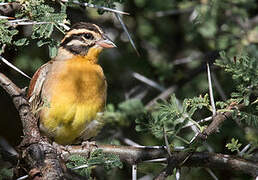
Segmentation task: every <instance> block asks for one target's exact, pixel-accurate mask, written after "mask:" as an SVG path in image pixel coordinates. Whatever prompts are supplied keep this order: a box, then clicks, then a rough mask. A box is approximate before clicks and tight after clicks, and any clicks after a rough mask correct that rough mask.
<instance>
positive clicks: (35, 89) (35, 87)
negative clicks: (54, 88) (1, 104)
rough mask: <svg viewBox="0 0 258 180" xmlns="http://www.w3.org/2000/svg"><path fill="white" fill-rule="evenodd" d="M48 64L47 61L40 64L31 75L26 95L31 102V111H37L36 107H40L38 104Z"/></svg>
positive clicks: (40, 101) (40, 100)
mask: <svg viewBox="0 0 258 180" xmlns="http://www.w3.org/2000/svg"><path fill="white" fill-rule="evenodd" d="M49 65H50V63H49V62H48V63H46V64H44V65H42V66H41V67H40V68H39V69H38V70H37V71H36V73H35V74H34V75H33V77H32V79H31V81H30V86H29V90H28V95H27V97H28V100H29V103H30V104H31V108H32V112H37V110H38V108H39V107H40V104H41V103H42V99H41V90H42V87H43V84H44V82H45V79H46V76H47V73H48V71H49Z"/></svg>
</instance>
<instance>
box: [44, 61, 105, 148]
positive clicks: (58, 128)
mask: <svg viewBox="0 0 258 180" xmlns="http://www.w3.org/2000/svg"><path fill="white" fill-rule="evenodd" d="M53 63H57V64H56V65H53V68H55V67H56V69H53V68H52V70H51V72H50V74H49V75H50V76H51V77H52V78H51V79H50V80H48V82H45V85H44V86H45V88H44V89H46V91H47V92H46V93H45V94H46V95H47V97H46V101H47V102H46V103H47V104H48V105H45V106H43V110H42V113H41V123H42V125H43V131H47V132H46V133H47V134H52V136H53V137H54V139H55V141H56V142H58V143H60V144H68V143H72V142H73V141H74V140H75V139H76V138H78V137H80V135H81V134H82V133H83V131H84V129H85V128H86V127H87V125H88V124H89V123H90V122H91V121H92V120H94V119H95V117H96V113H97V112H101V111H103V110H104V106H105V101H106V81H105V77H104V74H103V71H102V68H101V67H100V66H99V65H97V64H95V63H93V62H91V61H88V60H87V59H85V57H76V58H72V59H70V60H66V61H54V62H53ZM44 89H43V90H44ZM42 96H43V98H44V92H43V94H42ZM93 132H94V130H93ZM93 136H94V135H93Z"/></svg>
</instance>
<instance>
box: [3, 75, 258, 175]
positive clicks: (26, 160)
mask: <svg viewBox="0 0 258 180" xmlns="http://www.w3.org/2000/svg"><path fill="white" fill-rule="evenodd" d="M0 86H2V87H3V88H4V89H5V91H6V92H7V93H8V94H9V95H10V96H11V97H12V99H13V103H14V105H15V107H16V108H17V110H18V111H19V114H20V118H21V121H22V124H23V128H24V129H23V132H24V135H25V137H24V140H23V141H22V143H21V145H20V146H19V147H20V154H22V156H21V158H22V159H21V166H23V168H25V169H27V170H28V172H29V176H30V178H31V179H36V178H39V179H85V177H81V176H79V175H77V174H74V173H73V172H71V171H70V170H69V169H67V168H66V167H65V161H66V160H67V159H68V157H69V156H70V155H72V154H79V155H83V156H86V157H88V155H89V153H90V152H92V151H95V150H97V149H102V150H103V152H105V153H113V154H117V155H119V157H120V159H121V160H122V161H125V162H127V163H130V164H136V163H139V162H142V161H144V160H149V159H154V158H160V157H168V154H167V151H166V149H165V148H150V147H132V146H113V145H98V146H96V145H95V146H94V145H92V146H90V148H87V149H86V148H84V147H83V146H67V147H66V148H62V146H59V145H56V146H53V145H52V144H50V143H49V142H48V141H47V140H46V139H44V138H42V137H41V136H40V133H39V129H38V127H37V119H36V118H35V117H34V116H33V114H32V113H31V110H30V106H29V103H28V101H27V99H26V98H25V97H24V94H25V93H24V90H21V89H20V88H18V87H17V86H16V85H15V84H14V83H13V82H12V81H11V80H9V79H8V78H7V77H6V76H5V75H4V74H2V73H0ZM218 115H219V117H218V118H221V116H223V117H224V115H220V114H218ZM226 115H230V114H226ZM225 118H226V117H225ZM210 132H213V131H210ZM210 132H209V134H210ZM188 154H189V152H172V153H171V157H170V158H169V159H168V165H169V167H168V168H167V169H166V170H167V171H169V173H170V172H171V169H172V170H173V168H174V167H176V166H178V165H179V166H181V165H182V166H187V167H207V168H216V169H228V170H229V171H232V170H235V171H239V172H243V173H246V174H249V175H251V176H258V164H257V163H255V162H252V161H248V160H245V159H243V158H239V157H236V156H230V155H223V154H216V153H208V152H194V153H192V155H191V156H188ZM185 157H187V160H186V161H185ZM188 157H189V158H188ZM182 160H183V161H185V162H183V164H182ZM173 162H176V163H173ZM171 164H172V165H171ZM170 165H171V166H170ZM169 173H168V172H165V174H163V177H166V176H167V175H169ZM160 179H162V177H161V178H160ZM163 179H164V178H163Z"/></svg>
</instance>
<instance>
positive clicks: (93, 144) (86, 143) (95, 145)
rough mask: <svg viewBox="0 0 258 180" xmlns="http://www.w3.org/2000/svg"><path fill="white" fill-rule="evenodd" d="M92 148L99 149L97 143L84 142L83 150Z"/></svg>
mask: <svg viewBox="0 0 258 180" xmlns="http://www.w3.org/2000/svg"><path fill="white" fill-rule="evenodd" d="M92 147H98V146H97V144H96V141H83V142H82V148H83V149H84V148H85V149H90V148H92Z"/></svg>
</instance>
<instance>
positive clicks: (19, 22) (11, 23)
mask: <svg viewBox="0 0 258 180" xmlns="http://www.w3.org/2000/svg"><path fill="white" fill-rule="evenodd" d="M7 23H8V24H10V25H12V26H27V25H36V24H50V23H52V22H37V21H28V22H22V21H17V20H13V21H8V22H7Z"/></svg>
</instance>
